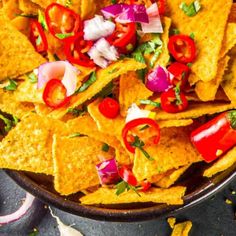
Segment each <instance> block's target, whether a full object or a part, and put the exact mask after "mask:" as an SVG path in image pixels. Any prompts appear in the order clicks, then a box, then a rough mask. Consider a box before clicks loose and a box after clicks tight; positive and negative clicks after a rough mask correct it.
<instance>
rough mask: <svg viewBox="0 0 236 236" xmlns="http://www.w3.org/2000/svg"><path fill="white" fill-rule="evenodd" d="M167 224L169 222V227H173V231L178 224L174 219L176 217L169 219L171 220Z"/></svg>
mask: <svg viewBox="0 0 236 236" xmlns="http://www.w3.org/2000/svg"><path fill="white" fill-rule="evenodd" d="M167 222H168V224H169V226H170V227H171V229H173V228H174V226H175V223H176V218H174V217H169V218H168V219H167Z"/></svg>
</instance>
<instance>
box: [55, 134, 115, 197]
mask: <svg viewBox="0 0 236 236" xmlns="http://www.w3.org/2000/svg"><path fill="white" fill-rule="evenodd" d="M102 145H103V143H102V142H99V141H96V140H94V139H92V138H89V137H78V138H68V137H60V136H57V135H54V137H53V161H54V176H55V180H54V185H55V189H56V190H57V191H58V192H59V193H60V194H62V195H70V194H72V193H76V192H78V191H80V190H83V189H87V188H89V187H93V186H95V185H98V184H99V178H98V174H97V170H96V164H98V163H99V162H100V160H99V158H98V156H99V155H100V154H102V149H101V147H102ZM111 158H112V157H111Z"/></svg>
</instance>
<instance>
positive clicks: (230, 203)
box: [225, 198, 233, 205]
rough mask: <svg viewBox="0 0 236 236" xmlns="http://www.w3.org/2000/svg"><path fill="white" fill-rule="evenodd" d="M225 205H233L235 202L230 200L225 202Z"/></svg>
mask: <svg viewBox="0 0 236 236" xmlns="http://www.w3.org/2000/svg"><path fill="white" fill-rule="evenodd" d="M225 203H226V204H228V205H232V204H233V202H232V201H231V200H229V199H228V198H227V199H226V200H225Z"/></svg>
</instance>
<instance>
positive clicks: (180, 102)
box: [174, 83, 183, 105]
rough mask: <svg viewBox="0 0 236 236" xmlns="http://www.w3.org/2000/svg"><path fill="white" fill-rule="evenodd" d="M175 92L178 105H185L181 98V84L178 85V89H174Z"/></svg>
mask: <svg viewBox="0 0 236 236" xmlns="http://www.w3.org/2000/svg"><path fill="white" fill-rule="evenodd" d="M174 91H175V97H176V105H181V104H183V101H182V99H181V97H180V83H178V84H177V85H176V87H175V88H174Z"/></svg>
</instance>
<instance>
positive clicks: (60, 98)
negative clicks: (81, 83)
mask: <svg viewBox="0 0 236 236" xmlns="http://www.w3.org/2000/svg"><path fill="white" fill-rule="evenodd" d="M66 92H67V91H66V88H65V86H64V85H63V84H62V82H61V81H60V80H58V79H51V80H49V82H48V83H47V84H46V87H45V89H44V92H43V100H44V102H45V104H46V105H47V106H49V107H51V108H54V109H56V108H60V107H63V106H64V105H66V104H67V103H68V102H69V100H70V97H67V96H66Z"/></svg>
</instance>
